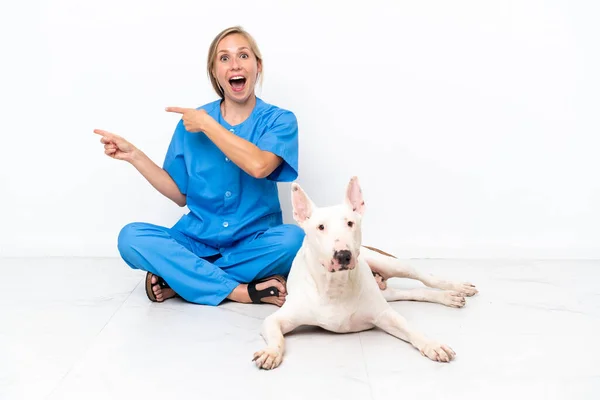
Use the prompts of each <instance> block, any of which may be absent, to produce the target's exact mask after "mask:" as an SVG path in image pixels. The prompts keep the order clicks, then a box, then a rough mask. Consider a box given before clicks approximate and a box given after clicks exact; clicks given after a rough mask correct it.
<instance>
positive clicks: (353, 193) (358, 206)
mask: <svg viewBox="0 0 600 400" xmlns="http://www.w3.org/2000/svg"><path fill="white" fill-rule="evenodd" d="M346 204H348V205H349V206H350V207H351V208H352V210H353V211H355V212H357V213H359V214H360V215H363V214H364V212H365V201H364V200H363V195H362V189H361V188H360V184H359V182H358V178H357V177H356V176H353V177H352V179H350V182H349V183H348V188H347V189H346Z"/></svg>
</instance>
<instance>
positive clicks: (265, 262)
mask: <svg viewBox="0 0 600 400" xmlns="http://www.w3.org/2000/svg"><path fill="white" fill-rule="evenodd" d="M303 240H304V231H303V230H302V229H301V228H299V227H298V226H296V225H291V224H283V225H279V226H276V227H273V228H270V229H268V230H267V231H265V232H263V233H260V234H258V235H257V236H255V237H254V238H252V239H251V240H248V241H243V242H242V243H240V244H236V245H233V246H232V247H228V248H225V249H224V251H223V252H222V253H221V257H220V258H218V259H217V260H216V261H213V260H214V258H212V259H211V257H201V256H200V255H199V254H200V253H206V246H202V245H201V244H198V243H196V242H195V240H194V239H192V238H190V237H188V236H186V235H184V234H183V233H182V232H180V231H178V230H176V229H172V228H166V227H163V226H158V225H154V224H149V223H143V222H134V223H130V224H128V225H126V226H125V227H124V228H123V229H122V230H121V232H120V233H119V239H118V249H119V253H120V254H121V257H122V258H123V260H124V261H125V262H126V263H127V264H128V265H129V266H130V267H131V268H133V269H141V270H144V271H148V272H151V273H153V274H155V275H158V276H160V277H162V278H163V279H164V280H165V281H166V282H167V283H168V284H169V286H171V288H172V289H173V290H174V291H175V292H176V293H177V294H178V295H180V296H181V297H182V298H183V299H184V300H187V301H189V302H192V303H197V304H204V305H213V306H216V305H219V304H220V303H221V302H222V301H223V300H225V298H226V297H227V296H228V295H229V294H230V293H231V291H232V290H233V289H234V288H236V287H237V286H238V285H239V284H240V283H249V282H252V281H254V280H257V279H261V278H265V277H267V276H271V275H274V274H280V275H283V276H287V275H288V273H289V271H290V268H291V265H292V261H293V259H294V257H295V256H296V253H297V252H298V250H299V249H300V246H301V245H302V241H303ZM211 261H212V262H211Z"/></svg>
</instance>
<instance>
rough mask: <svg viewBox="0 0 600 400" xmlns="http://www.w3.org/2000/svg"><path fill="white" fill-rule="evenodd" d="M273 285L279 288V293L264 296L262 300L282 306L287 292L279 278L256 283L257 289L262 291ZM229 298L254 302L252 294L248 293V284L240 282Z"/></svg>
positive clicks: (240, 301)
mask: <svg viewBox="0 0 600 400" xmlns="http://www.w3.org/2000/svg"><path fill="white" fill-rule="evenodd" d="M272 286H274V287H276V288H277V289H278V290H279V295H278V296H269V297H263V298H262V299H261V301H262V302H263V303H269V304H275V305H276V306H278V307H281V306H282V305H283V303H285V296H287V292H286V290H285V286H283V285H282V284H281V282H279V280H277V279H275V278H273V279H269V280H268V281H265V282H261V283H258V284H257V285H256V290H257V291H261V290H264V289H267V288H269V287H272ZM227 298H228V299H229V300H233V301H237V302H238V303H252V300H251V299H250V295H249V294H248V285H247V284H245V283H240V284H239V285H238V286H237V287H236V288H235V289H233V291H232V292H231V293H230V294H229V296H227Z"/></svg>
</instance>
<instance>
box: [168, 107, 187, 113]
mask: <svg viewBox="0 0 600 400" xmlns="http://www.w3.org/2000/svg"><path fill="white" fill-rule="evenodd" d="M190 110H193V109H192V108H184V107H167V108H165V111H167V112H174V113H178V114H183V113H185V112H186V111H190Z"/></svg>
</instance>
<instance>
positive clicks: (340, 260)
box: [330, 250, 354, 272]
mask: <svg viewBox="0 0 600 400" xmlns="http://www.w3.org/2000/svg"><path fill="white" fill-rule="evenodd" d="M353 268H354V263H353V262H352V252H351V251H350V250H337V251H335V252H334V253H333V259H332V260H331V268H330V271H331V272H335V271H346V270H349V269H353Z"/></svg>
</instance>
